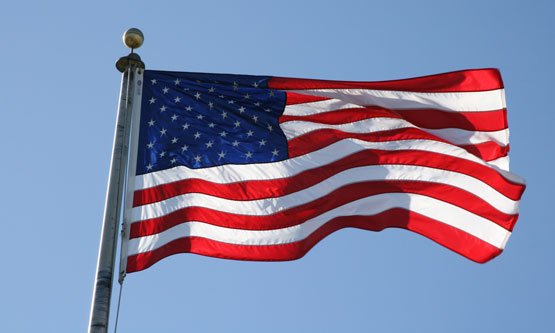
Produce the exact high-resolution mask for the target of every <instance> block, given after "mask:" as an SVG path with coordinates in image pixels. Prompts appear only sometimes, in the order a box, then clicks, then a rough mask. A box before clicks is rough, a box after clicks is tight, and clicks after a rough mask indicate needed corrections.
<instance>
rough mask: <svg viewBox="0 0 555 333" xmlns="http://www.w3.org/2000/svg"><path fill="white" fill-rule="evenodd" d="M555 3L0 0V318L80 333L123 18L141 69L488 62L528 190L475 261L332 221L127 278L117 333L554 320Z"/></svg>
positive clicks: (7, 328)
mask: <svg viewBox="0 0 555 333" xmlns="http://www.w3.org/2000/svg"><path fill="white" fill-rule="evenodd" d="M553 13H555V5H554V2H551V1H526V2H524V1H506V0H505V1H379V2H378V1H376V2H371V1H333V2H332V1H302V2H301V1H279V2H277V1H274V2H270V1H267V2H262V1H194V2H193V1H188V2H185V1H174V2H165V1H127V2H121V3H119V2H118V3H115V2H108V1H89V2H86V3H85V2H79V1H53V2H44V1H18V2H16V1H10V2H3V3H2V4H0V31H1V33H0V45H1V51H0V60H1V61H0V63H1V65H2V70H1V73H2V74H1V75H2V79H1V80H0V91H1V93H0V96H1V105H2V106H1V109H2V111H1V115H2V117H1V121H0V128H1V130H0V142H1V156H2V157H1V158H0V174H1V175H2V177H3V179H2V190H1V191H0V198H1V201H0V202H2V204H1V206H0V208H1V209H0V221H1V222H0V223H1V225H2V229H3V233H2V234H3V237H2V238H3V241H2V242H0V251H1V253H2V256H1V258H2V268H1V272H2V274H1V278H0V281H1V283H0V299H1V301H0V322H1V330H2V331H3V332H34V331H42V332H80V331H84V330H86V327H87V324H88V318H89V309H90V303H91V295H92V288H93V281H94V273H95V266H96V260H97V251H98V243H99V237H100V230H101V220H102V214H103V208H104V198H105V191H106V183H107V179H108V169H109V159H110V154H111V145H112V139H113V131H114V123H115V116H116V109H117V104H118V94H119V86H120V79H121V76H120V73H119V72H118V71H117V70H116V69H115V67H114V62H115V60H117V58H118V57H120V56H123V55H126V54H127V53H128V50H127V49H126V48H125V47H124V46H123V44H122V42H121V35H122V33H123V31H125V29H127V28H129V27H133V26H136V27H139V28H141V29H142V30H143V32H144V34H145V44H144V45H143V47H141V48H140V49H139V50H138V53H139V54H140V55H141V56H142V58H143V60H144V61H145V63H146V65H147V67H148V68H150V69H160V70H175V71H198V72H220V73H221V72H223V73H238V74H268V75H279V76H290V77H311V78H323V79H337V80H367V81H371V80H387V79H399V78H407V77H413V76H419V75H427V74H434V73H440V72H446V71H452V70H459V69H467V68H481V67H497V68H499V69H500V70H501V73H502V75H503V78H504V82H505V86H506V94H507V104H508V118H509V125H510V129H511V154H510V156H511V163H512V165H511V169H512V171H513V172H514V173H516V174H518V175H520V176H522V177H524V178H525V179H526V180H527V182H528V188H527V190H526V192H525V193H524V196H523V200H522V201H521V205H520V211H521V214H520V215H521V216H520V219H519V221H518V223H517V225H516V228H515V229H514V233H513V236H512V237H511V239H510V240H509V243H508V245H507V248H506V250H505V251H504V253H503V254H502V255H501V256H500V257H498V258H496V259H494V260H493V261H491V262H490V263H487V264H485V265H480V264H476V263H474V262H471V261H469V260H467V259H465V258H463V257H461V256H459V255H457V254H455V253H452V252H450V251H449V250H447V249H445V248H443V247H441V246H439V245H437V244H435V243H433V242H432V241H430V240H428V239H426V238H424V237H421V236H419V235H416V234H414V233H410V232H408V231H404V230H386V231H383V232H380V233H374V232H368V231H361V230H354V229H348V230H341V231H339V232H336V233H334V234H332V235H331V236H330V237H328V238H326V239H325V240H324V241H322V242H321V243H319V244H318V245H317V246H316V247H315V248H314V249H312V251H310V252H309V253H308V255H306V256H305V257H304V258H302V259H300V260H297V261H292V262H282V263H256V262H238V261H226V260H220V259H213V258H206V257H201V256H196V255H190V254H184V255H177V256H173V257H170V258H167V259H165V260H163V261H162V262H159V263H158V264H156V265H155V266H153V267H152V268H150V269H148V270H146V271H143V272H139V273H134V274H131V275H129V276H128V277H127V280H126V283H125V287H124V290H123V302H122V308H121V313H120V322H119V329H118V330H119V331H120V332H173V331H183V332H370V331H375V332H471V331H472V332H525V331H527V332H554V331H555V322H554V321H555V319H554V317H553V315H554V313H555V301H554V296H555V283H554V281H555V260H554V254H555V251H554V250H555V245H554V242H553V241H552V237H553V235H554V234H555V226H554V223H555V219H554V218H553V213H552V211H553V205H554V200H553V194H552V193H553V192H552V189H553V188H554V187H555V182H554V180H553V171H554V167H553V164H554V162H555V158H554V157H553V155H554V149H553V143H554V139H553V123H554V121H555V116H554V112H553V102H552V101H551V98H552V97H553V96H554V95H555V94H554V91H555V84H553V80H552V78H553V77H555V66H554V65H553V62H554V61H555V47H554V41H555V23H554V22H555V21H554V19H553ZM115 291H116V292H117V291H118V289H117V287H116V288H115ZM113 309H115V302H114V304H113ZM111 319H112V320H111V326H113V322H114V319H115V313H114V312H113V313H112V316H111Z"/></svg>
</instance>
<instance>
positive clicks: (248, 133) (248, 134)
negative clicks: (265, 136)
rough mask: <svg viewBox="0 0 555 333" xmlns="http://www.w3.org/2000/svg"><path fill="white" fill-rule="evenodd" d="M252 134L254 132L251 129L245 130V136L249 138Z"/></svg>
mask: <svg viewBox="0 0 555 333" xmlns="http://www.w3.org/2000/svg"><path fill="white" fill-rule="evenodd" d="M253 134H254V132H253V131H251V130H249V131H248V132H247V138H250V137H251V136H252V135H253Z"/></svg>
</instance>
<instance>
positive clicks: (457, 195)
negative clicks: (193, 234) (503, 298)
mask: <svg viewBox="0 0 555 333" xmlns="http://www.w3.org/2000/svg"><path fill="white" fill-rule="evenodd" d="M384 193H414V194H421V195H425V196H428V197H431V198H435V199H437V200H441V201H444V202H448V203H450V204H453V205H455V206H458V207H460V208H463V209H465V210H468V211H470V212H472V213H473V214H476V215H480V216H482V217H484V218H486V219H488V220H491V221H492V222H494V223H497V224H498V225H500V226H502V227H504V228H505V229H507V230H512V228H513V226H514V224H515V223H516V219H517V217H518V215H516V214H515V215H510V214H505V213H502V212H500V211H498V210H497V209H495V208H494V207H492V206H491V205H489V204H488V203H487V202H485V201H484V200H482V199H480V198H479V197H477V196H475V195H474V194H472V193H469V192H466V191H464V190H461V189H459V188H456V187H452V186H449V185H444V184H439V183H430V182H419V181H367V182H360V183H354V184H349V185H345V186H343V187H341V188H339V189H336V190H335V191H332V192H330V193H329V194H327V195H325V196H323V197H320V198H317V199H315V200H313V201H311V202H308V203H305V204H302V205H299V206H296V207H293V208H290V209H287V210H284V211H280V212H276V213H274V214H271V215H264V216H252V215H238V214H233V213H226V212H221V211H218V210H214V209H209V208H204V207H196V206H195V207H187V208H183V209H180V210H177V211H175V212H172V213H170V214H168V215H165V216H162V217H158V218H153V219H149V220H143V221H138V222H135V223H132V224H131V229H130V236H129V238H130V239H132V238H139V237H142V236H148V235H154V234H157V233H160V232H162V231H164V230H168V229H170V228H171V227H174V226H176V225H179V224H181V223H185V222H189V221H198V222H205V223H209V224H213V225H217V226H220V227H226V228H233V229H245V230H273V229H280V228H287V227H291V226H294V225H299V224H301V223H303V222H305V221H307V220H309V219H312V218H314V217H317V216H319V215H321V214H323V213H325V212H327V211H330V210H332V209H335V208H337V207H340V206H342V205H345V204H347V203H349V202H353V201H356V200H359V199H362V198H366V197H371V196H373V195H379V194H384ZM407 198H408V197H407Z"/></svg>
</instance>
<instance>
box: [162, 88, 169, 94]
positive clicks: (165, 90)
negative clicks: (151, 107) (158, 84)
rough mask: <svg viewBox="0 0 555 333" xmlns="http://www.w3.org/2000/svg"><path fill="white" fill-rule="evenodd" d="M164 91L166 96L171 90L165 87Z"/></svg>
mask: <svg viewBox="0 0 555 333" xmlns="http://www.w3.org/2000/svg"><path fill="white" fill-rule="evenodd" d="M162 91H164V94H167V93H168V91H170V88H168V87H164V89H162Z"/></svg>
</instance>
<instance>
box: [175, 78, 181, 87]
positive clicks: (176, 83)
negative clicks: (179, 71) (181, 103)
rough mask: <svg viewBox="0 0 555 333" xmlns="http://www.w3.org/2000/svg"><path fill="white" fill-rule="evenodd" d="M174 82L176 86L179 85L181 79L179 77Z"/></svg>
mask: <svg viewBox="0 0 555 333" xmlns="http://www.w3.org/2000/svg"><path fill="white" fill-rule="evenodd" d="M173 82H174V83H175V85H176V86H178V85H179V83H180V82H181V80H179V79H175V81H173Z"/></svg>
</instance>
